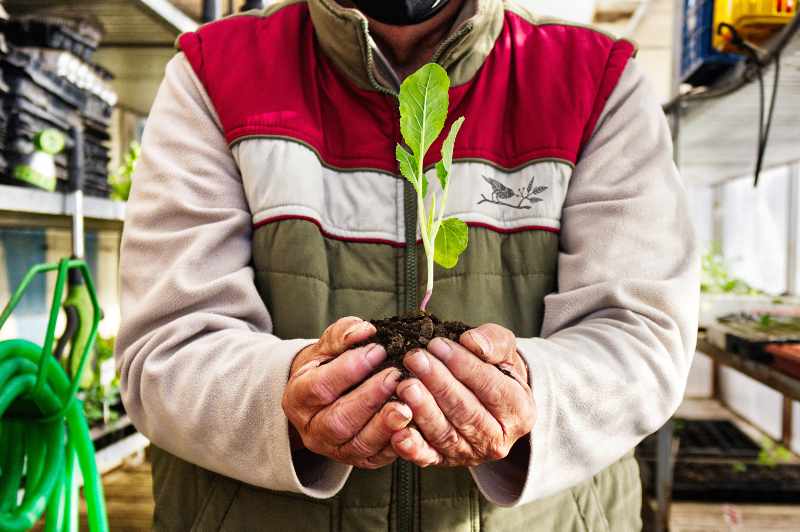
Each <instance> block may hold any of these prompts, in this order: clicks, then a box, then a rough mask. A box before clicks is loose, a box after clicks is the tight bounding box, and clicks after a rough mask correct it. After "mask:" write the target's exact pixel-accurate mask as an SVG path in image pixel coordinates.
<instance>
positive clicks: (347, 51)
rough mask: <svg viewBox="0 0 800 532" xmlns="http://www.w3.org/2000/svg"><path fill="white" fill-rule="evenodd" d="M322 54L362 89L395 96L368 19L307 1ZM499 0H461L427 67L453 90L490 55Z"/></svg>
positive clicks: (332, 4)
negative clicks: (434, 66) (438, 71)
mask: <svg viewBox="0 0 800 532" xmlns="http://www.w3.org/2000/svg"><path fill="white" fill-rule="evenodd" d="M308 6H309V11H310V13H311V20H312V22H313V24H314V30H315V32H316V34H317V38H318V40H319V43H320V46H321V48H322V50H323V52H324V53H325V54H326V55H327V56H328V57H329V58H330V59H331V60H332V61H333V63H334V64H335V65H336V66H337V67H338V68H339V69H340V70H341V71H342V72H343V73H344V74H345V75H346V76H347V77H348V78H350V79H351V80H352V81H353V82H355V83H356V85H358V86H359V87H361V88H364V89H370V90H377V91H381V92H384V93H387V94H396V93H397V89H398V87H397V85H398V84H397V79H396V76H395V75H394V73H393V72H392V71H391V69H390V68H389V67H388V63H387V62H386V60H385V59H384V58H383V56H382V54H381V52H380V50H379V49H378V46H377V45H376V44H375V41H374V40H373V39H372V37H371V36H370V34H369V28H368V22H367V18H366V17H365V16H364V15H362V14H361V13H360V12H359V11H358V10H356V9H351V8H346V7H343V6H341V5H340V4H338V3H337V2H336V0H308ZM503 10H504V9H503V1H502V0H466V1H465V2H464V6H463V7H462V9H461V13H460V14H459V15H458V17H457V19H456V21H455V24H453V29H452V31H451V32H450V34H449V35H448V36H447V37H446V38H445V40H444V41H443V42H442V43H441V44H440V45H439V48H438V49H437V51H436V53H435V54H434V56H433V59H432V61H435V62H437V63H439V64H440V65H442V67H444V68H445V69H446V70H447V71H448V73H449V74H450V78H451V80H452V83H453V85H461V84H463V83H466V82H467V81H469V80H470V79H471V78H472V76H474V75H475V73H476V72H477V71H478V69H479V68H480V67H481V65H482V64H483V61H484V60H485V59H486V56H488V55H489V52H491V50H492V48H493V47H494V42H495V40H496V39H497V36H498V35H499V34H500V31H501V29H502V27H503Z"/></svg>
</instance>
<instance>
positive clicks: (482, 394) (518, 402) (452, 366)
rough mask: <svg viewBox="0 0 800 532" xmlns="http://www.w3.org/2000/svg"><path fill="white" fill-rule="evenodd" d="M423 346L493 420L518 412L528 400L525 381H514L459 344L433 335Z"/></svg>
mask: <svg viewBox="0 0 800 532" xmlns="http://www.w3.org/2000/svg"><path fill="white" fill-rule="evenodd" d="M427 347H428V350H429V351H430V353H431V354H432V355H434V358H435V359H438V361H440V363H442V362H443V363H444V364H445V365H446V367H447V368H448V370H449V371H450V372H451V373H452V375H453V376H454V377H455V378H456V379H457V380H458V381H459V382H461V383H463V384H464V385H465V386H466V387H467V388H469V390H470V391H471V392H472V393H473V394H475V396H476V397H477V398H478V400H479V401H480V402H481V404H482V405H483V406H484V407H486V409H487V410H488V411H489V412H491V414H492V416H493V417H495V418H496V419H498V420H501V421H502V420H503V418H504V417H505V416H506V414H507V413H509V412H519V411H520V409H521V408H522V409H524V408H525V406H526V405H528V404H529V403H530V393H531V392H530V388H529V387H528V385H527V384H526V383H523V382H514V381H513V380H512V379H510V378H509V377H508V376H507V375H504V374H503V373H502V372H501V371H500V370H499V369H498V368H496V367H495V366H493V365H491V364H487V363H484V362H483V361H481V360H480V359H479V358H478V357H476V356H475V355H474V354H473V353H472V352H471V351H468V350H467V349H466V348H464V347H463V346H461V345H459V344H457V343H455V342H451V341H449V340H444V339H442V338H436V339H434V340H433V341H431V342H430V343H429V344H428V346H427Z"/></svg>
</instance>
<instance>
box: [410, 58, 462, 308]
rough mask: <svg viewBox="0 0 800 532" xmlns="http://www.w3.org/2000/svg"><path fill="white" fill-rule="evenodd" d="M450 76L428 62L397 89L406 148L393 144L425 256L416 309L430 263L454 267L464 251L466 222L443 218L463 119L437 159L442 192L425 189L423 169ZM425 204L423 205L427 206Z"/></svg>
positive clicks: (442, 117)
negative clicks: (410, 191) (412, 195)
mask: <svg viewBox="0 0 800 532" xmlns="http://www.w3.org/2000/svg"><path fill="white" fill-rule="evenodd" d="M449 89H450V78H449V77H448V76H447V72H446V71H445V70H444V69H443V68H442V67H441V66H439V65H437V64H434V63H430V64H427V65H425V66H423V67H422V68H420V69H419V70H417V71H416V72H415V73H414V74H412V75H411V76H409V77H407V78H406V79H405V81H403V84H402V85H401V87H400V132H401V134H402V135H403V140H404V141H405V146H403V145H402V144H398V145H397V149H396V150H395V154H396V156H397V162H398V163H399V164H400V172H401V173H402V174H403V176H404V177H405V178H406V179H408V181H409V182H410V183H411V184H412V185H413V186H414V190H415V191H416V192H417V204H418V219H419V229H420V235H421V238H422V246H423V247H424V249H425V257H426V259H427V266H428V268H427V270H428V284H427V287H426V290H425V296H424V297H423V299H422V304H421V305H420V310H422V311H423V312H425V310H426V309H427V307H428V302H429V301H430V299H431V295H432V294H433V265H434V262H435V263H436V264H438V265H440V266H442V267H443V268H447V269H450V268H454V267H455V266H456V264H458V257H459V256H460V255H461V254H462V253H463V252H464V250H465V249H467V244H468V230H467V224H465V223H464V222H463V221H461V220H459V219H458V218H454V217H450V218H445V217H444V212H445V207H446V206H447V195H448V193H449V191H450V182H451V180H450V172H451V170H452V167H453V147H454V145H455V142H456V136H457V135H458V131H459V129H461V125H462V124H463V123H464V117H463V116H462V117H460V118H458V120H456V121H455V122H453V124H452V125H451V126H450V132H449V133H448V134H447V137H445V139H444V142H443V143H442V152H441V153H442V159H441V160H440V161H439V162H438V163H436V177H437V178H438V181H439V185H440V190H439V191H438V192H436V191H434V190H433V189H434V188H435V187H429V186H428V185H429V183H428V177H427V175H425V170H424V167H423V164H424V161H425V155H426V154H427V153H428V149H429V148H430V147H431V145H432V144H433V143H434V141H436V139H437V138H438V137H439V135H440V134H441V132H442V129H444V123H445V121H446V119H447V112H448V108H449V105H450V97H449V94H448V90H449ZM426 202H427V204H426Z"/></svg>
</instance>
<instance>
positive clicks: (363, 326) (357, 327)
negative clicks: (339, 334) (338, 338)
mask: <svg viewBox="0 0 800 532" xmlns="http://www.w3.org/2000/svg"><path fill="white" fill-rule="evenodd" d="M370 327H372V324H371V323H370V322H368V321H360V322H358V323H355V324H353V325H351V326H350V327H349V328H348V329H347V330H346V331H345V332H344V339H345V340H347V339H348V338H349V337H350V336H352V335H353V334H355V333H357V332H362V331H366V330H367V329H369V328H370Z"/></svg>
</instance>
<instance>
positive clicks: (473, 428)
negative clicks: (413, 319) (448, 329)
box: [397, 349, 502, 456]
mask: <svg viewBox="0 0 800 532" xmlns="http://www.w3.org/2000/svg"><path fill="white" fill-rule="evenodd" d="M472 358H473V359H474V360H475V361H476V362H478V363H480V361H479V360H478V359H477V358H476V357H475V356H474V355H472ZM404 363H405V365H406V367H407V368H408V369H410V370H411V371H413V372H414V374H415V375H416V376H417V377H418V378H419V380H420V381H422V384H424V385H425V386H419V388H420V391H419V393H418V394H417V395H419V397H420V398H419V402H418V405H417V406H415V404H414V403H415V399H416V398H415V397H412V395H413V394H411V393H410V392H411V391H412V390H411V389H409V388H410V387H409V385H408V384H406V382H408V381H406V382H403V383H402V384H401V385H400V386H398V390H397V393H398V395H399V396H400V398H401V399H403V400H404V401H406V402H407V403H408V404H409V406H410V407H411V409H412V410H414V419H415V420H416V422H417V425H418V426H419V427H420V428H421V429H422V432H423V434H424V436H425V438H426V439H427V440H428V441H429V442H430V443H431V445H433V446H434V447H435V448H436V449H438V450H440V451H442V452H443V453H444V454H445V455H448V456H456V455H459V454H461V453H462V452H465V451H466V450H465V449H463V448H461V446H459V445H458V442H457V440H456V438H455V436H454V435H453V434H452V432H455V431H457V433H456V435H458V434H460V435H461V436H463V437H464V438H466V440H467V441H468V442H469V443H470V444H472V443H475V442H479V441H480V439H481V438H482V436H484V435H486V434H492V433H494V432H497V431H499V430H501V429H502V427H501V425H500V423H499V422H498V421H497V420H496V419H495V418H494V417H493V416H492V414H490V413H489V411H488V410H486V408H484V405H483V404H481V401H480V400H479V398H478V397H476V396H475V394H473V393H472V392H471V391H470V390H469V389H468V388H467V387H466V386H464V384H462V383H461V382H459V380H458V379H457V378H456V377H455V376H453V373H451V372H450V370H449V369H447V367H446V366H445V365H444V364H442V362H441V361H440V360H437V359H436V357H433V356H431V354H430V353H428V352H426V351H423V350H421V349H420V350H417V351H414V352H411V353H409V354H407V355H406V358H405V360H404ZM485 365H486V364H484V366H485ZM495 371H497V370H495ZM497 373H498V374H499V372H497ZM428 397H430V399H433V403H432V405H431V402H430V401H428V400H426V399H427V398H428ZM418 411H420V412H425V413H426V414H428V415H429V418H430V424H428V423H427V420H426V423H425V424H423V422H422V421H421V420H420V415H419V414H418ZM436 412H438V413H440V414H442V415H443V416H442V417H443V418H444V420H445V421H446V422H447V423H446V424H443V423H442V422H441V421H439V420H438V419H437V417H436ZM448 428H449V429H451V430H450V431H448V430H447V429H448ZM452 429H455V431H453V430H452ZM459 439H460V438H459Z"/></svg>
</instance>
